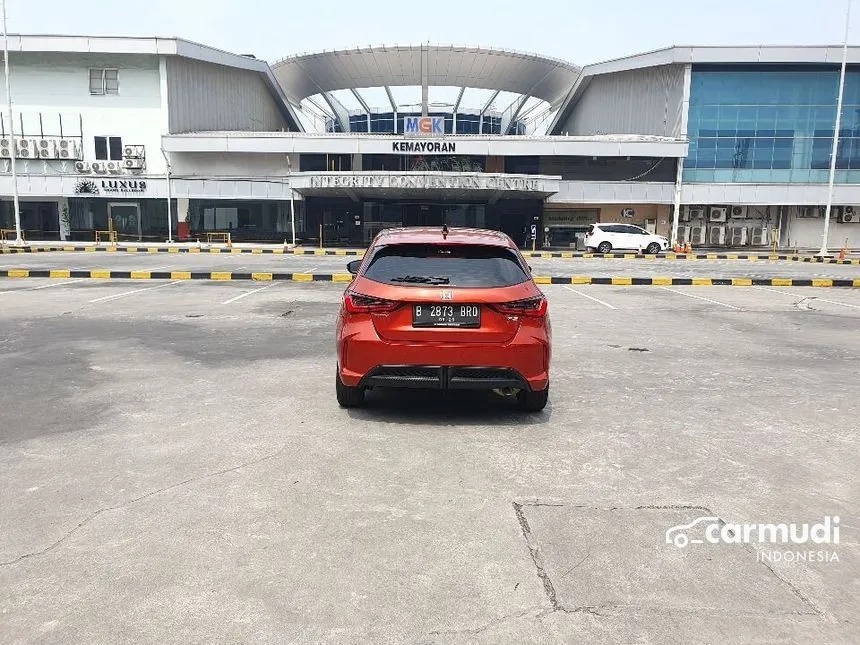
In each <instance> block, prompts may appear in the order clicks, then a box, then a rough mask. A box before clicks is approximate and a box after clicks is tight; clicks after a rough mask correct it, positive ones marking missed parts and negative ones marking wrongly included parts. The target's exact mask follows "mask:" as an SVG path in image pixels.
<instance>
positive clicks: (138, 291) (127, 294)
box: [90, 280, 181, 303]
mask: <svg viewBox="0 0 860 645" xmlns="http://www.w3.org/2000/svg"><path fill="white" fill-rule="evenodd" d="M174 284H181V280H176V281H174V282H168V283H167V284H157V285H155V286H154V287H144V288H143V289H133V290H132V291H124V292H122V293H115V294H111V295H109V296H102V297H101V298H95V299H94V300H90V302H91V303H93V302H105V301H108V300H116V299H117V298H123V297H125V296H130V295H133V294H135V293H140V292H141V291H151V290H153V289H161V288H162V287H169V286H171V285H174Z"/></svg>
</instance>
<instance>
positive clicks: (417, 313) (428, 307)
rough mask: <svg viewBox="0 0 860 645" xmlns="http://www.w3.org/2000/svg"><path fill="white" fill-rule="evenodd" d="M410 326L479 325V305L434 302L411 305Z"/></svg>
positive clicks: (468, 326) (473, 326) (471, 326)
mask: <svg viewBox="0 0 860 645" xmlns="http://www.w3.org/2000/svg"><path fill="white" fill-rule="evenodd" d="M412 326H413V327H466V328H476V327H480V326H481V307H480V306H478V305H460V304H457V305H442V304H434V303H426V304H420V305H413V307H412Z"/></svg>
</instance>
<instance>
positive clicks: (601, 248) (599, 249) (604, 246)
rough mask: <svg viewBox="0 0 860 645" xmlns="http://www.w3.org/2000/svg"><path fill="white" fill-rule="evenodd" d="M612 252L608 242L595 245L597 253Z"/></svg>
mask: <svg viewBox="0 0 860 645" xmlns="http://www.w3.org/2000/svg"><path fill="white" fill-rule="evenodd" d="M610 251H612V245H611V244H610V243H609V242H601V243H600V244H598V245H597V252H598V253H609V252H610Z"/></svg>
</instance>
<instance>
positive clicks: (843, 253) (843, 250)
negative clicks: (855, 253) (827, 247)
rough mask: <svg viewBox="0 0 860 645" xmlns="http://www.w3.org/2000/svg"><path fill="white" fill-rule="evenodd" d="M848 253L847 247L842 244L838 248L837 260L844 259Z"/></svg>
mask: <svg viewBox="0 0 860 645" xmlns="http://www.w3.org/2000/svg"><path fill="white" fill-rule="evenodd" d="M847 254H848V252H847V249H846V248H845V247H844V246H843V247H842V248H841V249H839V261H840V262H842V261H843V260H844V259H845V256H846V255H847Z"/></svg>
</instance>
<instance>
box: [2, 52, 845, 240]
mask: <svg viewBox="0 0 860 645" xmlns="http://www.w3.org/2000/svg"><path fill="white" fill-rule="evenodd" d="M840 56H841V51H840V49H839V48H826V47H825V48H787V47H762V48H752V49H748V48H696V47H692V48H670V49H667V50H662V51H659V52H653V53H650V54H644V55H640V56H634V57H631V58H627V59H621V60H618V61H611V62H608V63H601V64H597V65H591V66H587V67H585V68H579V67H577V66H575V65H573V64H570V63H567V62H565V61H559V60H555V59H549V58H545V57H540V56H535V55H532V54H522V53H519V52H510V51H505V50H487V49H476V48H458V47H437V46H429V45H422V46H416V47H393V48H385V47H382V48H366V49H357V50H344V51H340V52H326V53H322V54H311V55H305V56H296V57H291V58H287V59H284V60H283V61H279V62H277V63H274V64H273V65H271V66H269V65H268V64H267V63H265V62H263V61H260V60H257V59H255V58H253V57H251V56H242V55H236V54H230V53H226V52H222V51H219V50H216V49H212V48H209V47H205V46H202V45H198V44H195V43H190V42H187V41H183V40H180V39H156V38H141V39H138V38H79V37H67V36H12V37H10V60H9V62H10V70H11V84H12V96H13V118H12V122H11V123H9V122H8V121H9V119H8V117H7V116H6V112H5V111H4V113H3V117H2V119H0V199H2V202H0V229H3V230H5V231H7V232H8V230H9V229H11V228H12V227H13V226H14V213H13V212H12V211H13V209H12V205H11V204H12V202H11V194H12V176H11V169H12V164H13V163H14V164H15V169H16V172H17V175H18V178H17V187H18V193H19V195H20V199H21V206H20V214H21V223H22V228H23V229H24V230H25V234H26V236H27V238H28V239H30V240H36V239H40V240H50V239H57V240H92V239H94V237H95V233H96V231H100V230H106V229H108V228H111V229H113V230H115V231H116V232H117V234H118V236H119V238H120V239H121V240H129V241H136V240H142V241H163V240H165V239H168V237H172V238H174V239H181V240H189V239H191V240H193V239H197V238H199V237H201V236H202V235H204V234H205V233H207V232H229V233H231V235H232V237H233V239H234V240H248V241H261V242H262V241H267V242H283V241H284V240H288V239H290V238H291V237H292V234H293V231H292V221H295V222H296V225H295V228H296V234H297V237H298V238H299V240H300V241H305V242H308V243H314V244H316V243H320V242H321V243H323V244H329V245H364V244H367V243H368V242H369V241H370V239H372V237H373V235H375V233H376V232H378V231H379V230H380V229H382V228H386V227H389V226H409V225H428V224H430V225H433V224H439V225H441V224H442V223H447V224H448V225H467V226H482V227H489V228H497V229H500V230H503V231H505V232H507V233H508V234H509V235H511V236H512V237H513V238H514V239H515V240H516V241H518V242H519V243H521V244H522V245H523V246H529V245H534V246H537V247H561V248H571V247H574V246H575V245H576V244H577V241H578V240H580V239H581V235H582V233H583V232H584V231H585V230H586V229H587V227H588V225H589V224H591V223H593V222H597V221H600V222H610V221H611V222H620V223H630V224H636V225H640V226H642V227H645V228H648V229H650V230H653V231H656V232H658V233H662V234H666V235H668V234H670V232H671V231H672V229H673V220H674V219H675V218H676V217H677V220H678V221H677V233H678V237H679V239H680V240H681V241H689V242H691V243H693V244H694V245H695V246H699V247H703V246H704V247H716V248H719V247H728V246H731V247H736V248H743V247H769V246H770V245H771V244H773V243H774V242H775V243H776V244H777V245H779V246H781V247H783V248H802V247H811V248H817V247H818V246H819V245H820V243H821V232H822V230H823V219H822V215H823V209H822V208H821V207H822V205H823V204H824V203H825V201H826V197H827V168H828V167H829V148H828V147H827V142H828V137H829V138H831V139H832V136H833V127H834V125H833V122H834V120H835V105H836V81H837V79H838V61H839V58H840ZM849 63H850V65H849V74H848V83H847V91H846V104H845V108H844V110H843V126H842V132H841V138H842V140H843V143H842V145H841V146H840V151H839V154H838V156H837V168H838V172H837V184H836V188H835V190H834V204H835V209H834V214H833V222H832V225H831V235H830V239H829V240H828V243H829V246H831V247H839V246H842V245H843V244H847V245H848V246H849V247H860V224H856V225H855V223H856V222H857V219H858V218H857V216H855V215H854V213H855V208H856V211H857V212H858V213H860V206H856V207H855V205H860V121H858V122H856V123H855V121H856V120H857V119H858V117H857V116H856V115H857V114H860V69H858V71H855V68H854V65H855V64H857V63H860V51H858V50H852V51H851V52H850V57H849ZM404 88H407V89H408V88H413V89H414V94H413V95H409V94H408V93H405V92H406V89H404ZM452 88H453V89H452ZM446 92H447V94H446ZM828 128H829V129H828ZM828 133H829V134H828ZM855 142H856V144H855ZM855 148H856V150H855ZM168 182H169V183H168ZM168 192H169V193H170V198H171V199H170V200H169V201H170V208H169V209H168ZM168 211H169V212H170V214H171V215H170V218H168ZM7 236H8V235H7Z"/></svg>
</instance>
